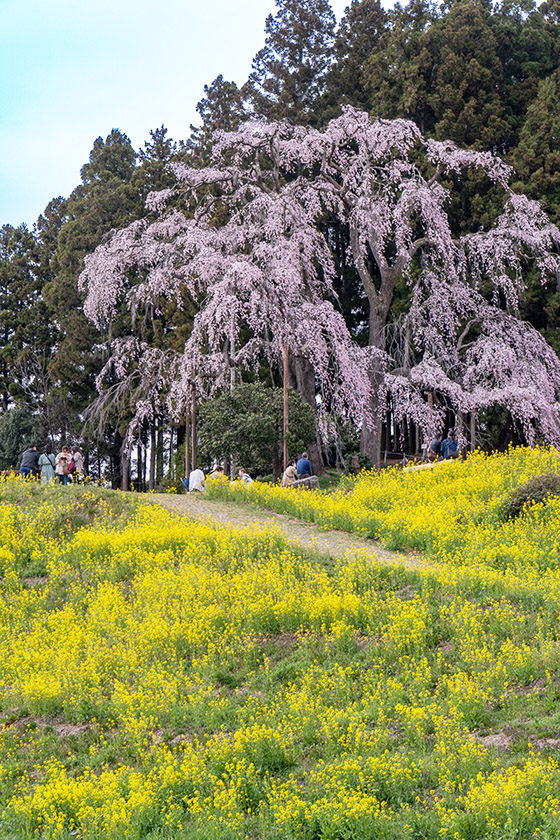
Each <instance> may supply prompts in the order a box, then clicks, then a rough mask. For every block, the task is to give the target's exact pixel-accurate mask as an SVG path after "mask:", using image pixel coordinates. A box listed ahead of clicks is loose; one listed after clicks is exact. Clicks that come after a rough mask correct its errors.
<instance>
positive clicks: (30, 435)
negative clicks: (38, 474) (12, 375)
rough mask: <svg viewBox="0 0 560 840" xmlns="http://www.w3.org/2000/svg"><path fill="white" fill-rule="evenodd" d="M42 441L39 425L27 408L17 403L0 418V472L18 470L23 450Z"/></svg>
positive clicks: (37, 419) (36, 418)
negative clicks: (11, 469)
mask: <svg viewBox="0 0 560 840" xmlns="http://www.w3.org/2000/svg"><path fill="white" fill-rule="evenodd" d="M41 441H42V431H41V424H40V420H39V418H38V417H36V416H35V415H34V414H32V413H31V412H30V410H29V406H28V405H26V404H25V403H18V404H17V405H16V406H15V407H14V408H11V409H10V410H9V411H6V412H4V414H2V415H1V416H0V470H9V469H10V468H11V467H13V468H14V469H16V470H18V469H19V465H20V463H21V456H22V455H23V452H24V450H26V449H27V447H28V446H30V445H31V444H34V443H36V444H37V445H39V444H40V443H41Z"/></svg>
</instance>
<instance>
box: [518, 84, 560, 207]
mask: <svg viewBox="0 0 560 840" xmlns="http://www.w3.org/2000/svg"><path fill="white" fill-rule="evenodd" d="M513 162H514V165H515V168H516V169H517V171H518V173H519V181H518V182H517V183H516V184H514V189H516V190H517V189H519V190H523V191H524V192H526V193H527V195H529V196H530V197H531V198H536V199H538V200H539V201H542V202H543V205H544V208H545V210H546V211H547V213H548V214H549V216H550V218H551V219H552V221H553V222H554V223H555V224H559V223H560V69H559V70H556V72H555V73H553V74H552V75H551V76H550V77H549V78H547V79H544V80H543V81H542V82H541V83H540V85H539V89H538V94H537V96H536V98H535V99H534V101H533V102H532V103H531V105H530V106H529V109H528V111H527V116H526V118H525V121H524V123H523V127H522V129H521V132H520V137H519V145H518V146H517V148H516V150H515V152H514V154H513Z"/></svg>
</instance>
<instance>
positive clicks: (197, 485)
mask: <svg viewBox="0 0 560 840" xmlns="http://www.w3.org/2000/svg"><path fill="white" fill-rule="evenodd" d="M194 490H198V491H199V492H200V493H204V491H205V490H206V479H205V478H204V473H203V472H202V470H201V469H196V470H193V471H192V472H191V474H190V475H189V493H192V492H193V491H194Z"/></svg>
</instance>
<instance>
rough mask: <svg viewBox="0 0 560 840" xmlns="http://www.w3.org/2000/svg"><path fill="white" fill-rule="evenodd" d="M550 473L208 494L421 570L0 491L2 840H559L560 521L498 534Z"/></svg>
mask: <svg viewBox="0 0 560 840" xmlns="http://www.w3.org/2000/svg"><path fill="white" fill-rule="evenodd" d="M545 471H548V472H550V471H553V472H554V471H556V472H560V459H559V458H558V455H557V453H556V452H554V451H552V450H533V451H530V450H517V451H512V452H510V453H508V454H507V455H505V456H496V457H492V458H486V457H483V456H481V455H477V456H475V457H472V458H470V459H468V460H467V461H466V462H464V463H458V464H453V465H450V466H447V465H446V466H444V467H442V468H440V469H439V470H438V471H433V472H432V471H430V472H428V471H426V472H418V473H407V474H405V473H402V472H398V471H396V470H395V471H392V470H391V471H387V472H386V473H383V474H381V475H380V476H373V475H371V476H366V477H362V478H359V479H357V480H355V481H349V482H348V484H347V486H346V487H345V488H343V489H342V490H340V491H338V492H336V493H334V494H330V495H326V494H311V493H294V492H291V491H289V490H284V491H282V490H281V489H279V488H275V487H264V486H258V485H255V484H254V485H252V487H251V488H249V489H248V490H245V489H244V488H239V487H234V488H230V486H229V484H228V485H226V484H225V483H224V485H223V486H220V488H219V489H218V491H216V492H219V493H220V494H222V495H226V494H228V495H233V496H234V497H237V496H238V495H239V494H243V497H244V498H247V499H249V498H250V499H252V500H253V501H256V502H257V503H261V504H267V505H269V506H271V505H276V506H277V508H280V507H282V506H283V508H284V510H290V512H292V513H296V512H297V514H298V515H300V516H302V517H305V518H309V519H314V520H315V521H318V522H321V524H322V525H323V526H325V527H331V526H333V525H336V526H337V527H342V525H343V524H344V527H347V528H349V529H350V528H351V529H353V530H356V531H359V532H360V533H362V534H369V535H375V536H380V537H382V538H383V540H384V541H385V542H386V543H388V544H390V545H392V546H394V547H401V548H421V549H423V550H425V551H426V552H428V555H429V557H427V558H426V565H425V566H422V565H419V566H418V568H417V569H415V570H411V569H409V568H405V567H404V566H399V565H395V566H389V565H387V564H383V563H381V562H379V561H377V560H376V559H375V557H373V556H369V555H366V554H362V555H356V556H348V557H347V558H345V559H344V560H341V561H336V562H334V561H332V560H331V559H328V558H325V559H321V558H317V557H316V556H313V555H311V554H309V555H307V554H306V553H305V552H304V551H303V550H300V549H299V548H296V547H294V546H293V545H290V544H289V543H287V542H286V541H285V540H284V539H283V538H282V537H281V535H280V534H279V533H278V532H277V531H275V530H274V529H244V530H243V529H235V528H222V527H218V526H216V527H214V526H212V525H211V524H199V523H195V522H191V521H189V520H187V519H185V518H179V517H175V516H173V515H171V514H169V513H167V512H165V511H163V510H162V509H160V508H158V507H156V506H153V505H151V504H149V503H146V502H141V501H135V503H134V504H132V502H131V503H130V505H128V507H126V506H125V508H123V507H122V502H121V501H119V502H118V504H117V502H115V501H113V499H115V498H120V499H122V496H120V497H119V494H113V495H111V494H110V493H105V494H104V495H103V494H101V495H100V492H99V491H97V490H94V489H81V488H76V489H74V488H48V487H47V488H38V487H36V486H35V485H32V484H31V483H28V482H22V481H21V480H20V479H19V478H13V479H9V480H5V481H3V482H2V483H1V484H0V523H1V525H2V528H1V530H0V575H1V578H2V583H1V592H0V650H1V652H2V656H1V658H0V710H1V711H0V722H1V723H0V726H1V729H0V791H1V793H0V804H1V808H2V811H1V816H0V838H2V840H7V838H14V837H16V838H31V837H37V838H53V840H54V838H57V840H70V838H76V837H78V838H88V839H89V840H94V838H95V840H101V839H102V838H111V839H113V838H114V840H117V838H130V839H131V840H132V839H133V838H134V840H140V838H154V840H155V838H160V840H164V838H168V840H171V838H185V840H186V839H187V838H193V840H194V838H199V840H202V838H216V840H217V838H251V840H253V838H254V839H255V840H258V838H263V840H264V839H265V838H266V840H280V838H285V840H292V838H293V840H296V838H297V839H298V840H299V838H303V840H318V839H319V838H325V840H353V839H354V838H355V840H366V838H395V840H397V838H398V839H399V840H400V838H402V840H405V838H406V839H407V840H420V839H421V838H424V840H429V839H430V838H433V840H436V838H444V840H446V839H449V840H451V838H456V839H457V840H478V838H488V840H490V838H492V840H513V838H527V839H528V838H536V837H541V838H549V840H551V838H556V837H560V767H559V764H558V761H557V758H558V755H559V748H560V740H559V737H558V732H559V727H560V712H559V711H558V698H559V695H560V674H559V670H558V666H559V663H560V642H559V629H558V628H559V621H558V619H559V614H560V572H559V570H558V542H557V541H558V539H559V537H558V534H559V532H560V528H559V524H560V503H559V502H558V501H555V500H550V501H548V502H546V503H544V504H541V505H537V506H535V507H532V508H530V509H528V510H527V511H526V512H525V513H524V514H523V515H522V516H520V517H518V518H517V519H514V520H511V521H504V520H503V517H501V514H500V511H501V505H502V503H503V499H504V496H505V494H506V493H507V492H509V490H510V489H511V488H512V487H514V486H516V485H518V484H519V483H521V482H522V481H524V480H525V479H526V478H527V477H530V476H531V475H535V474H538V473H539V472H545ZM212 492H215V491H212ZM250 493H253V496H252V497H250V496H249V494H250ZM119 505H120V507H119ZM290 506H293V508H290ZM117 508H118V509H117Z"/></svg>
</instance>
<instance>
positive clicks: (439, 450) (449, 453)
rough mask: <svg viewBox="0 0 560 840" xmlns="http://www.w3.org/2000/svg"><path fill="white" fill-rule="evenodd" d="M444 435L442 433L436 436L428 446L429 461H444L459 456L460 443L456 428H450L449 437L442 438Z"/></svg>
mask: <svg viewBox="0 0 560 840" xmlns="http://www.w3.org/2000/svg"><path fill="white" fill-rule="evenodd" d="M442 438H443V435H442V434H441V433H440V434H438V435H436V436H435V438H434V439H433V440H432V441H431V443H430V445H429V447H428V461H432V462H433V461H437V460H439V459H442V460H444V461H446V460H448V459H449V458H458V457H459V454H460V453H459V444H458V443H457V436H456V434H455V430H454V429H449V431H448V433H447V437H446V438H445V440H442Z"/></svg>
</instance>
